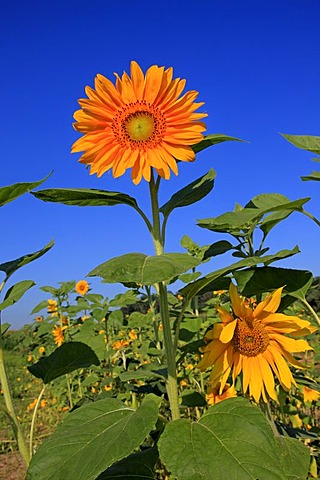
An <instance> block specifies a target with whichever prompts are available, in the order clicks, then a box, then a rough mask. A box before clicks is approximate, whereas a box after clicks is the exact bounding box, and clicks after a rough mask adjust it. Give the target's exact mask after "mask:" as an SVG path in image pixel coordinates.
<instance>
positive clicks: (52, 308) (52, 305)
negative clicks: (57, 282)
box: [47, 299, 57, 313]
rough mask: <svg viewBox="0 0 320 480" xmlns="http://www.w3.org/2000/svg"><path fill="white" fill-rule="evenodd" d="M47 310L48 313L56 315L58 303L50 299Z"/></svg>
mask: <svg viewBox="0 0 320 480" xmlns="http://www.w3.org/2000/svg"><path fill="white" fill-rule="evenodd" d="M47 309H48V313H56V312H57V301H56V300H52V299H49V300H48V306H47Z"/></svg>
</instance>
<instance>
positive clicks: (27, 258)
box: [0, 240, 54, 279]
mask: <svg viewBox="0 0 320 480" xmlns="http://www.w3.org/2000/svg"><path fill="white" fill-rule="evenodd" d="M53 245H54V241H53V240H51V242H50V243H48V244H47V245H46V246H45V247H43V248H42V249H41V250H38V251H37V252H34V253H28V254H27V255H23V256H22V257H19V258H17V259H16V260H11V261H10V262H6V263H2V264H1V265H0V270H1V271H2V272H5V274H6V278H7V279H8V278H9V277H10V276H11V275H12V274H13V273H14V272H16V271H17V270H18V269H19V268H21V267H23V266H24V265H27V264H28V263H30V262H33V261H34V260H36V259H37V258H40V257H42V255H44V254H45V253H47V252H48V250H50V248H52V246H53Z"/></svg>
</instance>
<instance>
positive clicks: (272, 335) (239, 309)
mask: <svg viewBox="0 0 320 480" xmlns="http://www.w3.org/2000/svg"><path fill="white" fill-rule="evenodd" d="M282 290H283V287H282V288H279V289H278V290H276V291H275V292H273V293H271V294H270V295H268V296H267V297H266V298H265V300H264V301H262V302H261V303H259V304H258V305H257V306H256V308H254V309H253V308H252V306H251V305H250V303H249V302H247V301H246V299H245V298H243V297H240V296H239V294H238V292H237V288H236V287H235V285H234V284H233V283H231V284H230V289H229V294H230V300H231V304H232V309H233V314H230V313H229V312H228V311H226V310H224V309H223V308H221V307H217V308H218V312H219V316H220V319H221V322H219V323H216V324H215V325H214V326H213V329H212V330H210V331H209V332H207V333H206V335H205V337H204V339H205V341H206V343H207V345H206V346H204V347H202V349H201V350H202V352H203V354H204V355H203V357H202V360H201V361H200V363H199V364H198V368H200V369H201V370H206V369H207V368H208V367H212V366H213V369H212V372H211V374H210V382H211V387H212V388H214V387H216V386H217V384H218V383H219V382H220V391H219V392H220V394H221V393H222V392H223V390H224V387H225V385H226V382H227V379H228V377H229V375H230V373H231V371H232V378H233V383H234V382H235V380H236V378H237V377H238V376H239V375H240V373H241V372H242V387H243V391H244V393H246V392H247V390H249V393H250V395H251V396H252V397H253V398H254V399H255V401H256V402H258V401H259V400H260V398H261V397H262V399H263V401H264V402H267V401H268V399H267V397H268V396H269V397H270V398H273V399H274V400H277V396H276V392H275V388H274V386H275V383H274V375H275V376H276V377H277V378H278V379H279V382H280V384H281V385H282V387H283V388H284V389H285V390H289V389H290V388H291V385H296V383H295V380H294V378H293V376H292V373H291V371H290V369H289V366H288V364H287V363H286V361H287V362H288V363H289V364H291V365H293V366H295V367H296V368H303V366H302V365H301V364H300V363H299V362H298V361H297V360H295V359H294V358H293V356H292V355H291V353H294V352H305V351H306V350H312V348H311V347H310V346H309V344H308V343H307V342H306V341H305V340H302V339H300V340H296V339H295V338H290V337H288V336H286V334H289V335H291V336H292V337H301V336H304V335H308V334H309V333H313V332H314V331H316V330H317V328H316V327H312V326H311V324H310V322H308V321H306V320H301V319H299V318H298V317H295V316H289V315H284V314H282V313H276V311H277V309H278V307H279V305H280V300H281V293H282Z"/></svg>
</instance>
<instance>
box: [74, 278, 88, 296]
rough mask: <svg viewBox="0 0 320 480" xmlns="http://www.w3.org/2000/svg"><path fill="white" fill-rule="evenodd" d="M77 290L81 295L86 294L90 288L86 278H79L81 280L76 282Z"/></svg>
mask: <svg viewBox="0 0 320 480" xmlns="http://www.w3.org/2000/svg"><path fill="white" fill-rule="evenodd" d="M75 290H76V292H77V293H79V295H85V294H86V293H88V290H89V284H88V282H86V281H85V280H79V282H78V283H77V284H76V287H75Z"/></svg>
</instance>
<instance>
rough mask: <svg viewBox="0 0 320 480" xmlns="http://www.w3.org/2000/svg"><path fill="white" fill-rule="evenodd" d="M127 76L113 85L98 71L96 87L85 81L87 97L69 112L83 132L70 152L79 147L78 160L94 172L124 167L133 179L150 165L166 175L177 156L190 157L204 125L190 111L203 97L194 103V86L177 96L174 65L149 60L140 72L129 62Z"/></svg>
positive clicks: (181, 83) (179, 86)
mask: <svg viewBox="0 0 320 480" xmlns="http://www.w3.org/2000/svg"><path fill="white" fill-rule="evenodd" d="M130 73H131V77H130V76H129V75H128V74H127V73H126V72H124V73H123V75H122V77H121V78H120V77H119V75H118V74H115V76H116V82H115V85H114V84H113V83H112V82H111V81H110V80H108V79H107V78H106V77H104V76H103V75H100V74H98V75H97V76H96V78H95V85H94V86H95V88H94V89H93V88H90V87H86V89H85V92H86V95H87V96H88V98H87V99H80V100H79V104H80V106H81V107H82V108H81V109H80V110H77V111H76V112H75V114H74V118H75V120H76V123H75V124H74V128H75V130H77V131H78V132H81V133H83V134H84V136H83V137H81V138H79V139H78V140H77V141H76V142H75V143H74V144H73V146H72V152H84V153H83V154H82V156H81V157H80V159H79V161H80V162H81V163H84V164H86V165H90V174H93V173H96V174H97V175H98V177H100V176H101V175H103V174H104V173H105V172H106V171H108V170H109V169H111V168H112V174H113V176H114V177H120V176H121V175H123V174H124V173H125V171H126V170H127V169H128V168H132V172H131V176H132V180H133V182H134V183H135V184H138V183H139V182H140V181H141V179H142V177H143V178H144V179H145V180H147V181H148V182H149V181H150V178H151V168H152V167H153V168H155V170H156V171H157V173H158V174H159V175H160V176H161V177H163V178H165V179H169V178H170V169H171V170H172V171H173V172H174V173H175V174H176V175H177V174H178V167H177V163H176V159H177V160H182V161H185V162H192V161H193V160H194V159H195V154H194V152H193V150H192V148H191V145H194V144H196V143H198V142H200V141H201V140H202V139H203V134H202V132H204V131H205V129H206V127H205V124H204V123H203V122H200V121H199V120H200V119H202V118H204V117H206V116H207V114H205V113H194V112H195V110H197V109H198V108H199V107H201V106H202V105H203V103H195V102H194V100H195V99H196V98H197V96H198V92H197V91H195V90H191V91H188V92H186V93H185V94H184V95H182V96H181V93H182V91H183V89H184V87H185V84H186V81H185V80H181V79H180V78H176V79H173V78H172V77H173V69H172V68H168V69H165V68H164V67H158V66H157V65H153V66H151V67H150V68H149V69H148V70H147V72H146V74H145V75H144V74H143V72H142V70H141V68H140V66H139V65H138V64H137V63H136V62H134V61H133V62H131V68H130Z"/></svg>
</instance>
